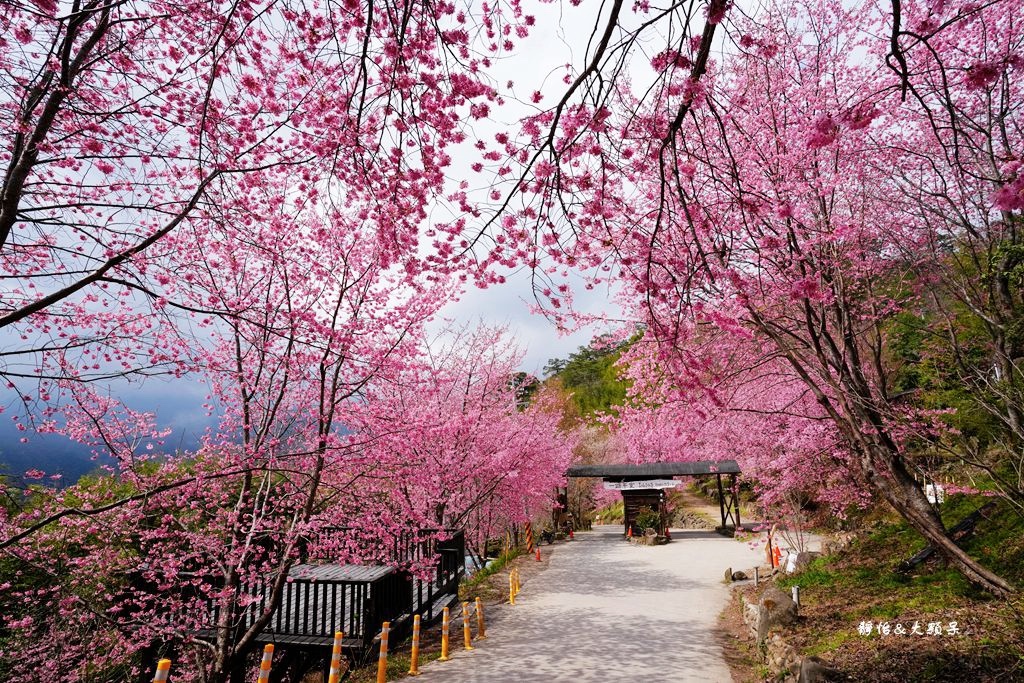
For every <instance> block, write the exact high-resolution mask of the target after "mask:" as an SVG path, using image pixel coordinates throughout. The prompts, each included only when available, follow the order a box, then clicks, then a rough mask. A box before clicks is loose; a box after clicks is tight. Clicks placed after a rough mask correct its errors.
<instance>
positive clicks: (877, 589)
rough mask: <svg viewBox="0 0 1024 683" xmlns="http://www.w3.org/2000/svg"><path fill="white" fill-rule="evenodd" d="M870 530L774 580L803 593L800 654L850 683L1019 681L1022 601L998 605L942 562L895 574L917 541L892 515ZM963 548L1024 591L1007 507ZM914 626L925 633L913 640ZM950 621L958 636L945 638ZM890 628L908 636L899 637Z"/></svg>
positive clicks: (970, 505) (1018, 535) (975, 500)
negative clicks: (931, 631)
mask: <svg viewBox="0 0 1024 683" xmlns="http://www.w3.org/2000/svg"><path fill="white" fill-rule="evenodd" d="M989 500H990V499H987V498H984V497H981V496H964V495H958V496H951V497H950V498H949V499H948V500H947V502H946V503H945V504H944V505H942V506H941V512H942V516H943V520H944V521H945V523H946V524H947V526H952V525H954V524H956V523H957V522H958V521H959V520H961V519H962V518H964V517H965V516H967V515H968V514H970V513H971V512H973V511H974V510H976V509H978V508H980V507H981V506H982V505H984V504H985V503H986V502H988V501H989ZM869 528H870V531H868V532H866V533H864V534H863V535H862V536H861V537H860V538H859V539H858V540H857V541H855V542H854V543H853V545H852V546H851V547H850V548H848V549H847V550H845V551H843V552H842V553H839V554H837V555H833V556H826V557H821V558H819V559H817V560H815V561H814V562H813V563H812V564H811V565H810V566H809V567H808V568H807V569H806V570H805V571H803V572H801V573H800V574H798V575H794V576H786V577H781V576H780V577H777V578H776V579H775V583H776V585H778V586H779V587H781V588H784V589H787V590H788V589H789V588H790V587H791V586H794V585H799V586H800V598H801V600H800V601H801V609H800V620H799V623H798V624H797V626H796V627H795V628H794V629H792V630H791V631H788V632H787V633H786V638H787V640H789V641H790V642H791V643H792V644H793V645H795V646H796V647H797V648H798V650H799V651H800V652H801V653H802V654H803V655H817V656H820V657H822V658H823V659H825V660H828V661H830V662H832V663H834V664H835V665H836V666H837V668H839V669H841V670H842V671H843V672H844V673H846V674H847V675H848V676H849V678H850V680H856V681H878V682H882V681H894V682H895V681H900V682H912V681H958V682H959V681H965V680H970V681H972V683H974V682H981V681H993V682H995V681H1000V682H1001V681H1014V680H1021V681H1024V619H1022V614H1024V598H1022V597H1021V596H1020V595H1019V594H1018V595H1017V596H1016V597H1014V598H1012V599H1011V600H1008V601H1007V600H998V599H995V598H993V597H992V596H990V595H988V594H986V593H984V592H982V591H980V590H978V589H977V588H975V587H974V586H973V585H971V584H970V583H969V582H968V581H967V580H966V579H965V578H964V577H963V576H962V575H961V574H960V573H959V572H957V571H956V570H954V569H952V568H950V567H947V566H945V565H944V564H943V563H942V561H941V560H940V559H939V558H932V559H930V560H929V561H927V562H925V563H924V564H922V565H919V566H918V567H917V568H916V569H915V570H913V571H912V572H911V573H909V574H901V573H899V572H898V571H896V566H897V565H898V564H899V562H900V561H901V560H904V559H907V558H909V557H910V556H911V555H913V554H914V553H915V552H917V551H918V550H920V549H921V548H923V547H924V543H923V541H922V540H921V539H920V537H919V536H918V535H917V534H916V533H915V532H913V531H912V530H911V529H910V528H909V527H908V526H907V525H906V524H905V523H904V522H903V521H902V520H900V519H898V518H897V517H896V516H895V515H888V516H886V517H884V518H882V519H879V520H876V521H875V522H874V523H873V524H871V525H870V527H869ZM962 545H963V547H964V549H965V550H967V551H968V552H969V553H970V554H971V555H972V556H974V557H976V558H978V559H980V560H981V562H982V563H983V564H984V565H985V566H987V567H989V568H990V569H992V570H994V571H995V572H997V573H998V574H1000V575H1001V576H1003V577H1004V578H1006V579H1008V580H1009V581H1010V582H1011V583H1013V584H1014V585H1016V586H1017V587H1018V588H1019V589H1021V591H1024V519H1021V517H1019V516H1018V515H1017V514H1015V513H1014V512H1012V511H1011V510H1010V509H1009V507H1008V506H1007V505H1005V504H1000V505H998V506H997V507H996V509H995V510H994V511H992V512H991V513H990V514H988V515H987V516H986V518H984V519H982V520H981V521H979V523H978V525H977V529H976V532H975V534H974V535H973V536H971V537H970V538H968V539H967V540H966V541H964V542H963V543H962ZM740 590H743V591H747V592H751V591H752V587H751V586H747V587H744V588H743V589H740ZM736 602H738V601H736ZM731 610H733V611H734V612H735V611H736V610H738V607H737V605H735V604H734V605H733V606H732V607H731ZM862 622H864V623H866V622H871V623H872V625H873V626H874V628H873V629H872V632H871V634H870V635H863V634H862V633H861V632H860V631H859V630H858V627H859V626H861V624H862ZM915 622H916V623H917V624H918V626H919V629H920V630H921V631H922V632H923V633H924V635H912V634H911V633H910V632H912V631H913V625H914V623H915ZM951 622H956V630H957V631H958V633H957V634H956V635H950V634H949V627H950V623H951ZM879 623H882V624H886V623H888V624H889V627H890V629H892V630H891V631H890V634H889V635H882V634H880V633H879V632H878V624H879ZM933 623H939V624H941V627H942V635H939V636H937V635H927V631H928V625H929V624H933ZM896 624H900V625H902V626H903V628H904V629H906V630H907V631H908V633H907V634H904V635H897V634H896V633H895V629H896Z"/></svg>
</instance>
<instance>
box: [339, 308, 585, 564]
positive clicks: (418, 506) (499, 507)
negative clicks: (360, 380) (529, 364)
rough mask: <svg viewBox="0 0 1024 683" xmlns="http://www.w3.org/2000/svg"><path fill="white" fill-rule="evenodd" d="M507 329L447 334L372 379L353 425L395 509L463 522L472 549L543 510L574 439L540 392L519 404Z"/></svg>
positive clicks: (435, 520) (451, 523) (433, 521)
mask: <svg viewBox="0 0 1024 683" xmlns="http://www.w3.org/2000/svg"><path fill="white" fill-rule="evenodd" d="M507 335H508V333H507V331H505V330H502V329H500V328H487V327H481V328H478V329H476V330H469V329H466V328H459V329H452V330H449V331H447V333H445V334H444V335H442V336H441V337H440V338H439V339H438V340H435V342H434V343H432V344H431V345H430V346H429V347H428V349H427V351H426V353H425V355H424V358H423V361H422V362H421V363H419V364H416V365H413V366H411V367H409V368H408V369H407V370H406V371H405V372H403V373H401V374H400V375H398V376H397V377H396V378H395V380H394V381H391V382H387V383H380V384H378V385H376V387H375V391H374V392H373V393H372V394H371V395H370V396H369V397H368V399H367V400H366V402H365V410H366V413H365V418H364V419H363V421H362V422H361V423H360V424H361V426H360V430H359V431H360V432H361V433H364V434H366V435H372V442H373V446H372V449H373V450H374V451H375V452H376V455H375V456H374V457H373V460H374V461H375V462H378V463H384V465H383V466H384V467H385V468H387V469H388V471H389V472H390V473H391V475H392V477H391V479H390V483H389V485H388V489H389V491H390V493H391V499H392V501H393V504H394V505H397V506H398V508H399V511H398V513H397V515H396V516H397V517H398V518H400V519H407V520H413V521H415V523H416V524H418V525H420V526H423V527H427V528H429V527H432V526H433V527H440V528H464V529H466V530H467V540H468V541H469V542H470V543H472V544H473V545H474V546H475V549H476V551H477V554H478V555H481V554H482V551H483V544H484V543H485V542H486V540H487V539H488V538H493V537H495V536H500V535H501V534H502V533H503V531H504V530H505V529H506V528H507V527H508V526H509V525H511V524H518V523H522V522H525V521H528V520H529V519H531V518H532V517H533V516H535V515H536V514H537V513H538V512H540V511H542V510H545V509H550V507H551V503H552V500H553V495H554V491H555V488H556V487H557V486H559V485H560V484H561V483H562V481H563V479H564V474H565V470H566V468H567V467H568V464H569V461H570V459H571V456H572V450H573V446H574V442H575V438H576V437H575V436H574V435H573V434H572V433H571V432H563V431H562V429H561V428H560V422H561V419H562V414H561V411H560V410H558V406H557V405H556V404H555V402H554V398H553V396H552V395H550V394H549V392H547V391H545V390H543V389H542V390H541V391H540V393H539V394H538V395H537V396H535V397H534V398H533V400H532V401H531V402H529V403H528V404H524V403H523V401H522V398H521V394H520V391H519V387H518V386H517V383H516V376H517V372H516V369H517V367H518V365H519V363H520V361H521V354H520V353H519V351H518V350H517V349H516V348H515V346H514V345H513V343H512V342H511V341H510V340H509V338H508V336H507ZM367 438H368V439H369V438H370V437H369V436H367ZM387 463H393V464H391V465H388V464H387Z"/></svg>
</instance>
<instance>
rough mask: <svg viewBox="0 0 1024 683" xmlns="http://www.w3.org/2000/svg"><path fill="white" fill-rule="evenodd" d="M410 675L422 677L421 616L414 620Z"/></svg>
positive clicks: (415, 617)
mask: <svg viewBox="0 0 1024 683" xmlns="http://www.w3.org/2000/svg"><path fill="white" fill-rule="evenodd" d="M409 675H410V676H419V675H420V615H418V614H417V615H416V616H414V617H413V618H412V662H411V663H410V664H409Z"/></svg>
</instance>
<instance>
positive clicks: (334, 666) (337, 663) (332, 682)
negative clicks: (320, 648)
mask: <svg viewBox="0 0 1024 683" xmlns="http://www.w3.org/2000/svg"><path fill="white" fill-rule="evenodd" d="M344 637H345V634H344V633H342V632H341V631H336V632H335V634H334V649H332V650H331V673H330V675H329V676H328V678H327V683H338V681H340V680H341V641H342V639H343V638H344Z"/></svg>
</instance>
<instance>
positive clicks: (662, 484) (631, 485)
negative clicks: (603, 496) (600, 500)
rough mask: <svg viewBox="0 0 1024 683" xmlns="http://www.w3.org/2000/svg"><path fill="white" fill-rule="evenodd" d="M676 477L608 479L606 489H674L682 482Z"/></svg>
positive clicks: (605, 484)
mask: <svg viewBox="0 0 1024 683" xmlns="http://www.w3.org/2000/svg"><path fill="white" fill-rule="evenodd" d="M682 483H683V482H682V481H677V480H675V479H643V480H641V481H606V482H605V483H604V487H605V489H607V490H609V491H634V490H637V489H674V488H675V487H677V486H679V485H680V484H682Z"/></svg>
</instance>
